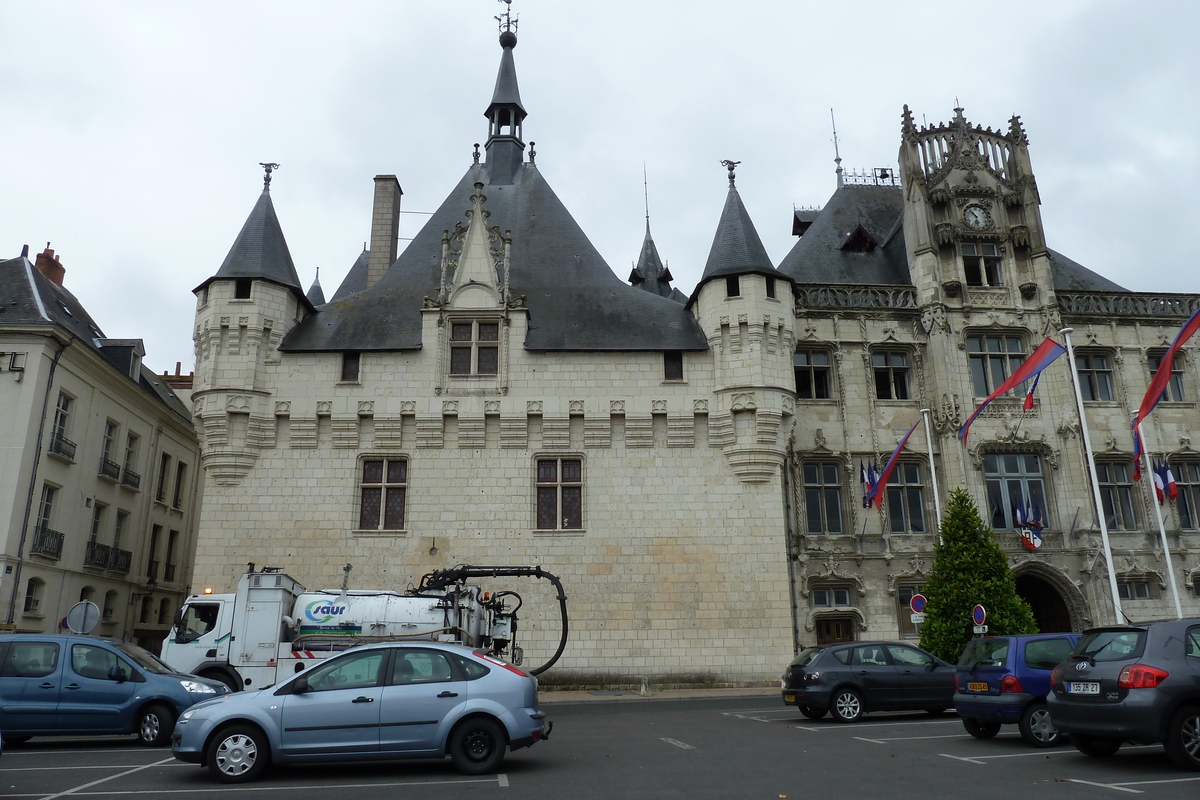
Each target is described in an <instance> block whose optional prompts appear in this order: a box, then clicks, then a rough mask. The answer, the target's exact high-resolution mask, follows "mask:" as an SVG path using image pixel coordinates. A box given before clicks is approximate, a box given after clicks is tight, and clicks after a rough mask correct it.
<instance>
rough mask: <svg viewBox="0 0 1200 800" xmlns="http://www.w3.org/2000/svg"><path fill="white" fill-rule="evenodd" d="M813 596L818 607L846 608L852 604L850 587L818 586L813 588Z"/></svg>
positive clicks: (813, 601) (814, 603) (815, 605)
mask: <svg viewBox="0 0 1200 800" xmlns="http://www.w3.org/2000/svg"><path fill="white" fill-rule="evenodd" d="M811 598H812V604H813V606H814V607H816V608H837V607H839V606H840V607H842V608H845V607H846V606H849V605H850V587H849V586H817V587H815V588H813V590H812V594H811Z"/></svg>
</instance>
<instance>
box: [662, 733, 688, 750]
mask: <svg viewBox="0 0 1200 800" xmlns="http://www.w3.org/2000/svg"><path fill="white" fill-rule="evenodd" d="M658 738H659V739H661V740H662V741H664V742H666V743H667V744H673V745H675V746H676V747H678V748H679V749H681V750H695V749H696V748H694V747H692V746H691V745H690V744H688V743H687V742H681V741H679V740H678V739H668V738H667V737H666V736H660V737H658Z"/></svg>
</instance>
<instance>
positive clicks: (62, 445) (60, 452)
mask: <svg viewBox="0 0 1200 800" xmlns="http://www.w3.org/2000/svg"><path fill="white" fill-rule="evenodd" d="M50 452H51V453H53V454H54V455H56V456H61V457H63V458H65V459H66V460H67V461H71V462H74V461H75V443H74V442H72V441H71V440H70V439H68V438H67V437H65V436H63V435H62V434H61V433H57V432H56V433H54V434H52V435H51V436H50Z"/></svg>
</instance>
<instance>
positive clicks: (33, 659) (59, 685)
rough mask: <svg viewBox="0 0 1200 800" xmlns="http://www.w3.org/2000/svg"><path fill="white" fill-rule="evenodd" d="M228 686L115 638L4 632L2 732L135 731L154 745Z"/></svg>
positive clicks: (17, 736) (16, 736)
mask: <svg viewBox="0 0 1200 800" xmlns="http://www.w3.org/2000/svg"><path fill="white" fill-rule="evenodd" d="M223 691H225V687H224V686H222V685H221V684H219V683H214V682H213V681H208V680H205V679H204V678H199V677H197V676H195V675H185V674H182V673H179V672H177V671H175V670H174V669H172V668H171V667H169V666H167V664H165V663H164V662H163V661H162V660H160V659H159V658H158V657H157V656H155V655H154V654H152V653H150V652H148V651H147V650H144V649H142V648H141V647H138V646H137V645H135V644H129V643H127V642H122V641H120V640H118V639H105V638H99V637H95V636H81V635H71V634H33V633H17V634H0V730H3V731H4V734H3V737H4V741H6V742H8V743H10V744H11V743H14V742H24V741H28V740H29V739H30V738H31V737H33V736H54V735H78V734H113V733H136V734H137V735H138V738H139V739H140V740H141V741H142V743H144V744H147V745H150V746H152V747H157V746H161V745H165V744H166V743H167V742H168V741H169V740H170V738H171V729H172V728H173V727H174V725H175V720H176V718H178V716H179V715H180V714H181V713H182V712H183V711H184V709H186V708H188V707H190V706H191V705H192V704H194V703H196V702H197V701H199V700H203V699H206V698H211V697H214V696H216V695H217V693H219V692H223Z"/></svg>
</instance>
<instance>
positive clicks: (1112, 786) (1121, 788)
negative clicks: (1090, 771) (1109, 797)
mask: <svg viewBox="0 0 1200 800" xmlns="http://www.w3.org/2000/svg"><path fill="white" fill-rule="evenodd" d="M1065 780H1066V781H1067V782H1068V783H1082V784H1083V785H1084V786H1095V787H1097V788H1100V789H1112V790H1114V791H1117V792H1129V793H1130V794H1145V792H1143V791H1142V790H1141V789H1130V788H1128V787H1126V786H1121V785H1119V784H1116V783H1097V782H1095V781H1085V780H1081V779H1079V778H1066V779H1065Z"/></svg>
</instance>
